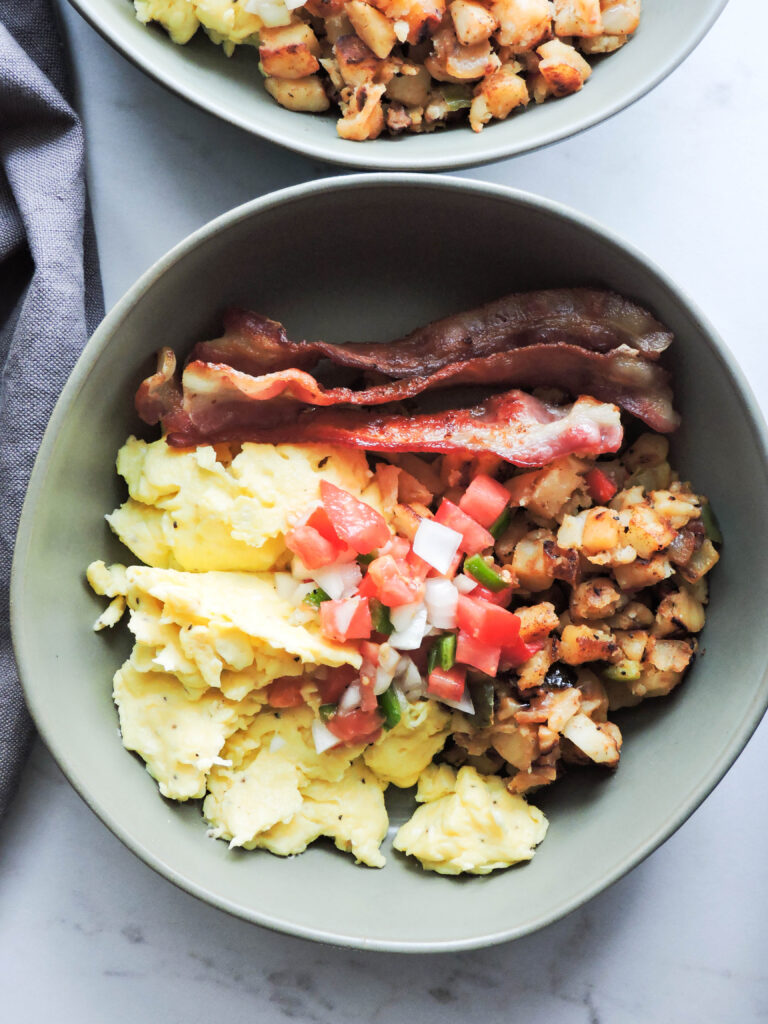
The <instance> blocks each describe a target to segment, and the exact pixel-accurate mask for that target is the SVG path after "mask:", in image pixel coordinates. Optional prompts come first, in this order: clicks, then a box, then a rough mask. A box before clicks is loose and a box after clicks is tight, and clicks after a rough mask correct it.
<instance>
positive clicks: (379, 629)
mask: <svg viewBox="0 0 768 1024" xmlns="http://www.w3.org/2000/svg"><path fill="white" fill-rule="evenodd" d="M368 607H369V608H370V610H371V626H372V627H373V631H374V633H383V634H384V636H391V635H392V633H394V631H395V627H394V626H393V625H392V620H391V619H390V617H389V612H388V611H387V609H386V607H385V606H384V605H383V604H382V603H381V601H377V600H376V598H375V597H372V598H371V599H370V601H369V602H368Z"/></svg>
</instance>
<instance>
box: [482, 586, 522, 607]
mask: <svg viewBox="0 0 768 1024" xmlns="http://www.w3.org/2000/svg"><path fill="white" fill-rule="evenodd" d="M471 593H472V597H481V598H482V599H483V601H490V602H491V604H498V605H501V607H502V608H506V607H507V605H508V604H509V602H510V601H511V600H512V594H513V593H514V589H513V588H512V587H505V588H504V589H503V590H497V591H496V593H494V592H493V591H492V590H489V589H488V588H487V587H481V586H480V584H479V583H478V585H477V586H476V587H475V589H474V590H473V591H471Z"/></svg>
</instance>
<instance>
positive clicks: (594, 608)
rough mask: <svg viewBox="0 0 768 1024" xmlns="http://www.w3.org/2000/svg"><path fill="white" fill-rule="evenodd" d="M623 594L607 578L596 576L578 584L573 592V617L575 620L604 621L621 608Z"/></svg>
mask: <svg viewBox="0 0 768 1024" xmlns="http://www.w3.org/2000/svg"><path fill="white" fill-rule="evenodd" d="M620 601H621V593H620V592H619V589H618V587H617V586H616V584H615V583H614V582H613V580H611V579H609V578H608V577H607V576H596V577H593V578H592V579H589V580H584V581H583V582H582V583H578V584H577V585H576V586H575V587H574V588H573V590H572V591H571V615H572V617H573V618H574V619H604V618H606V617H607V616H609V615H613V613H614V612H615V611H616V609H617V608H618V607H619V602H620Z"/></svg>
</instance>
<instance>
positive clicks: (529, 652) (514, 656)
mask: <svg viewBox="0 0 768 1024" xmlns="http://www.w3.org/2000/svg"><path fill="white" fill-rule="evenodd" d="M543 646H544V643H543V641H541V640H537V641H536V642H535V643H532V644H526V643H524V642H523V641H522V640H521V639H520V637H518V638H517V641H516V642H515V643H514V644H510V646H508V647H504V648H502V651H501V656H502V658H503V660H504V661H505V662H506V663H507V664H508V665H509V667H510V668H517V667H518V666H519V665H523V664H524V663H525V662H526V661H528V659H529V658H532V657H533V656H534V654H538V653H539V651H540V650H541V649H542V647H543Z"/></svg>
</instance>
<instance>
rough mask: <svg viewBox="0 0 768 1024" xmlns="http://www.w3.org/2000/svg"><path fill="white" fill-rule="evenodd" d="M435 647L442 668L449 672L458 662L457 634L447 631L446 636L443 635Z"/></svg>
mask: <svg viewBox="0 0 768 1024" xmlns="http://www.w3.org/2000/svg"><path fill="white" fill-rule="evenodd" d="M435 647H436V648H437V662H438V664H439V666H440V668H441V669H443V671H445V672H447V671H448V670H449V669H451V668H453V666H454V665H455V664H456V634H455V633H446V634H445V636H441V637H440V639H439V640H438V641H437V643H436V644H435Z"/></svg>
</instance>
